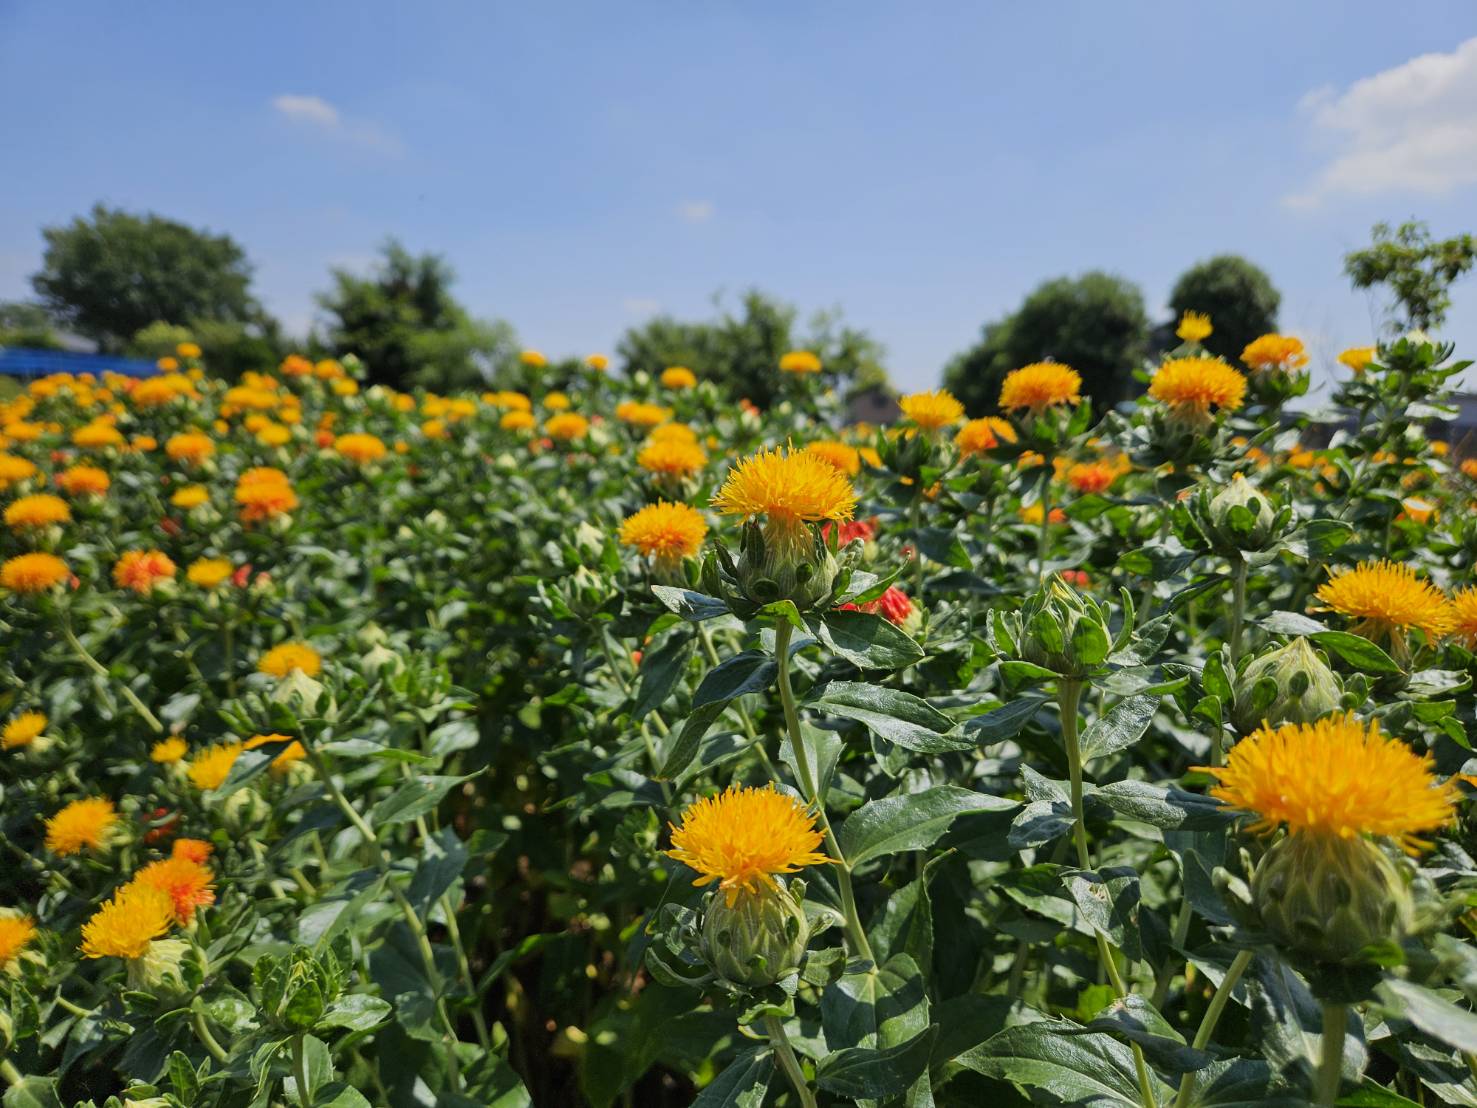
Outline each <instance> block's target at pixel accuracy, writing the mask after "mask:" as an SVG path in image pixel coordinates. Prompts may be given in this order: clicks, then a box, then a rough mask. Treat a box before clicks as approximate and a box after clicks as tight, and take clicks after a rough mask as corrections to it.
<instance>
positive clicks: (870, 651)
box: [814, 611, 923, 669]
mask: <svg viewBox="0 0 1477 1108" xmlns="http://www.w3.org/2000/svg"><path fill="white" fill-rule="evenodd" d="M814 630H815V633H816V637H817V638H819V639H820V640H821V642H822V643H824V644H825V646H826V647H827V648H828V649H830V650H831V651H832V652H833V653H836V654H839V655H840V656H841V657H843V658H845V659H846V660H847V661H848V662H850V663H851V664H852V665H854V666H859V667H861V668H862V669H902V668H903V667H904V666H910V665H912V664H913V663H914V662H917V661H920V660H921V659H922V658H923V648H922V647H920V646H919V645H918V644H917V643H916V642H914V641H913V640H912V639H911V638H909V637H908V636H907V635H906V634H905V633H904V632H903V631H901V630H900V629H899V628H897V627H894V626H893V625H892V624H891V623H889V622H887V620H885V619H883V618H882V617H881V616H877V615H872V614H871V613H869V612H842V611H832V612H827V613H826V614H825V617H824V618H823V619H820V620H817V621H815V624H814Z"/></svg>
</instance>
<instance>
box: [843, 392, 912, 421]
mask: <svg viewBox="0 0 1477 1108" xmlns="http://www.w3.org/2000/svg"><path fill="white" fill-rule="evenodd" d="M900 415H902V409H901V408H899V407H898V406H897V397H895V396H894V395H893V394H892V392H891V391H890V390H889V389H887V388H884V387H883V386H882V385H873V386H872V387H871V388H867V389H859V390H858V391H856V392H854V393H852V394H851V395H850V396H848V397H847V398H846V422H847V423H871V424H884V423H892V422H894V421H895V420H896V419H897V418H898V416H900Z"/></svg>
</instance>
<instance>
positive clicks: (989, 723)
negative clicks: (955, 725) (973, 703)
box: [963, 696, 1046, 744]
mask: <svg viewBox="0 0 1477 1108" xmlns="http://www.w3.org/2000/svg"><path fill="white" fill-rule="evenodd" d="M1045 703H1046V698H1045V697H1043V696H1022V697H1018V698H1016V699H1015V700H1011V701H1008V702H1007V703H1006V704H1004V705H1002V706H1001V707H999V708H995V709H994V710H992V711H989V712H986V713H984V714H983V715H978V716H972V717H971V718H969V719H967V720H965V721H964V723H963V729H964V730H965V731H967V732H970V733H971V734H973V735H974V739H975V741H976V742H978V743H981V744H989V743H998V742H1004V741H1005V740H1006V739H1013V738H1015V736H1016V735H1018V734H1020V733H1021V730H1022V729H1023V728H1024V727H1025V726H1026V724H1028V723H1030V722H1031V720H1032V719H1033V718H1034V717H1035V715H1036V713H1037V712H1038V711H1040V710H1041V705H1043V704H1045Z"/></svg>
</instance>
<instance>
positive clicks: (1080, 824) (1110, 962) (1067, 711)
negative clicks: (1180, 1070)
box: [1057, 678, 1157, 1108]
mask: <svg viewBox="0 0 1477 1108" xmlns="http://www.w3.org/2000/svg"><path fill="white" fill-rule="evenodd" d="M1081 700H1082V682H1081V681H1076V680H1070V679H1068V678H1062V680H1061V681H1059V682H1058V683H1057V703H1058V704H1059V705H1060V707H1061V715H1062V742H1063V744H1064V745H1065V746H1066V748H1067V772H1068V774H1069V776H1070V778H1071V782H1070V783H1071V790H1072V839H1073V841H1074V842H1075V843H1076V844H1077V864H1078V866H1079V867H1080V868H1082V869H1085V870H1088V869H1091V868H1092V854H1091V853H1090V852H1089V851H1088V849H1087V819H1086V816H1085V814H1084V812H1083V808H1082V744H1081V742H1080V741H1079V740H1078V737H1077V706H1078V704H1079V703H1080V702H1081ZM1093 931H1094V934H1095V936H1096V938H1097V954H1098V961H1099V962H1100V963H1101V964H1102V967H1103V971H1104V972H1105V973H1106V974H1107V975H1108V983H1109V984H1110V985H1112V986H1113V992H1114V993H1115V994H1116V995H1117V996H1118V997H1119V998H1120V999H1121V998H1123V997H1125V996H1127V995H1128V986H1127V985H1126V984H1125V983H1124V980H1123V974H1122V973H1121V972H1120V971H1119V969H1118V958H1117V955H1115V954H1114V952H1113V948H1112V947H1111V946H1110V945H1109V944H1108V937H1107V936H1106V935H1104V934H1103V933H1102V932H1101V931H1098V930H1097V929H1096V928H1094V929H1093ZM1129 1045H1130V1046H1131V1047H1132V1048H1133V1064H1134V1069H1135V1070H1136V1071H1137V1073H1138V1081H1139V1093H1140V1095H1141V1096H1142V1098H1143V1102H1144V1108H1156V1106H1157V1101H1156V1098H1155V1096H1154V1082H1153V1078H1152V1077H1151V1076H1150V1074H1149V1065H1148V1063H1147V1062H1146V1061H1144V1052H1143V1050H1142V1049H1141V1048H1140V1047H1139V1045H1138V1043H1130V1044H1129Z"/></svg>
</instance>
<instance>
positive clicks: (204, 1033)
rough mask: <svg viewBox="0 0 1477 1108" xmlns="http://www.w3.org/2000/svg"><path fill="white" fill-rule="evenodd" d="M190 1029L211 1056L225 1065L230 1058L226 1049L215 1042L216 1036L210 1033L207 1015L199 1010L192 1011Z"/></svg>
mask: <svg viewBox="0 0 1477 1108" xmlns="http://www.w3.org/2000/svg"><path fill="white" fill-rule="evenodd" d="M190 1027H191V1029H192V1030H193V1031H194V1032H195V1038H197V1039H199V1040H200V1043H201V1045H202V1046H204V1047H205V1049H206V1050H207V1051H209V1052H210V1056H211V1057H212V1058H214V1059H215V1060H216V1061H217V1062H220V1063H223V1064H224V1062H225V1061H226V1059H227V1057H228V1055H227V1054H226V1051H225V1048H224V1047H222V1046H221V1044H220V1043H218V1042H216V1041H215V1036H214V1035H212V1034H211V1033H210V1025H209V1024H207V1023H206V1022H205V1013H204V1012H202V1011H200V1009H198V1008H194V1009H191V1011H190Z"/></svg>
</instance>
